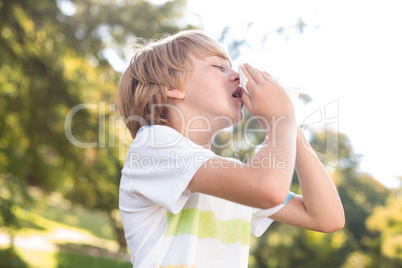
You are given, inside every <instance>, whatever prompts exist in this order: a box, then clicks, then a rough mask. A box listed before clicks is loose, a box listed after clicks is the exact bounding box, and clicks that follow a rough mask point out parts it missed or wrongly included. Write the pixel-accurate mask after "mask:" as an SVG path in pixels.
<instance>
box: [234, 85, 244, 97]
mask: <svg viewBox="0 0 402 268" xmlns="http://www.w3.org/2000/svg"><path fill="white" fill-rule="evenodd" d="M242 94H243V91H242V90H241V87H238V88H236V90H235V91H234V92H233V94H232V97H233V98H235V99H241V96H242Z"/></svg>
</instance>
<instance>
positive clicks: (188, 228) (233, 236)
mask: <svg viewBox="0 0 402 268" xmlns="http://www.w3.org/2000/svg"><path fill="white" fill-rule="evenodd" d="M167 221H168V227H167V230H166V233H165V236H177V235H181V234H188V235H197V236H198V239H202V238H214V239H217V240H220V241H221V242H222V243H223V244H234V243H237V242H241V244H242V245H246V246H247V245H249V243H250V228H251V222H250V221H244V220H242V219H233V220H224V221H218V220H217V219H216V217H215V214H214V212H213V211H199V209H197V208H189V209H184V210H182V211H181V212H180V213H178V214H176V215H174V214H172V213H170V212H168V214H167Z"/></svg>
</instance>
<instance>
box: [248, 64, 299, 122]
mask: <svg viewBox="0 0 402 268" xmlns="http://www.w3.org/2000/svg"><path fill="white" fill-rule="evenodd" d="M241 68H242V70H243V72H244V74H245V75H246V77H247V78H248V83H247V89H248V91H249V94H250V95H248V94H247V93H245V92H243V94H242V100H243V102H244V104H245V105H246V107H247V110H248V111H249V113H250V114H251V115H252V116H253V117H256V118H257V120H258V117H260V119H261V117H263V118H264V119H266V120H267V121H268V122H271V121H272V120H274V119H275V118H278V117H280V116H286V118H288V117H291V118H295V115H294V109H293V105H292V102H291V101H290V99H289V97H288V95H287V94H286V92H285V91H284V90H283V88H282V87H281V86H280V85H279V84H278V83H276V82H275V80H274V79H272V77H271V76H270V75H269V74H268V73H267V72H261V71H259V70H257V69H255V68H253V67H251V66H250V65H248V64H244V65H242V66H241ZM258 121H259V122H260V124H261V123H262V121H263V120H258ZM262 125H263V124H262ZM263 126H264V125H263ZM264 127H265V126H264Z"/></svg>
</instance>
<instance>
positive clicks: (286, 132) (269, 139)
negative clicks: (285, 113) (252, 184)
mask: <svg viewBox="0 0 402 268" xmlns="http://www.w3.org/2000/svg"><path fill="white" fill-rule="evenodd" d="M296 132H297V128H296V121H295V119H294V118H292V117H288V118H286V117H283V118H282V119H276V121H275V120H271V121H270V122H269V128H268V130H267V135H266V138H265V140H264V143H263V145H262V147H261V149H260V150H259V151H258V152H257V153H256V154H255V155H254V156H253V157H252V158H251V159H250V161H249V162H248V165H249V166H250V167H252V168H254V169H255V170H256V172H257V176H259V177H261V178H263V179H264V180H266V181H267V184H265V185H264V186H265V187H266V188H269V189H272V190H273V191H280V192H281V193H283V196H284V198H286V196H287V192H288V190H289V188H290V184H291V182H292V177H293V173H294V165H295V158H296Z"/></svg>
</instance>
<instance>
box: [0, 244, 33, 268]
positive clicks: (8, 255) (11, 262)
mask: <svg viewBox="0 0 402 268" xmlns="http://www.w3.org/2000/svg"><path fill="white" fill-rule="evenodd" d="M0 264H1V267H4V268H27V267H28V265H27V264H26V263H25V262H24V261H23V260H22V259H21V258H20V257H19V256H18V254H17V253H16V252H15V250H14V248H7V249H0Z"/></svg>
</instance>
